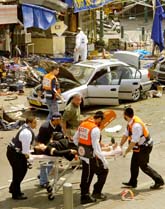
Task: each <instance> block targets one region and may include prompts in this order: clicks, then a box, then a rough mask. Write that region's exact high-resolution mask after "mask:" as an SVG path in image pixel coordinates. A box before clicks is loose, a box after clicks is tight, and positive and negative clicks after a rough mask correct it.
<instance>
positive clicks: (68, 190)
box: [63, 183, 73, 209]
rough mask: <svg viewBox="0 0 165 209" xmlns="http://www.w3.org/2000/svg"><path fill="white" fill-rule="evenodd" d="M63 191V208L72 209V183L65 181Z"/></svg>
mask: <svg viewBox="0 0 165 209" xmlns="http://www.w3.org/2000/svg"><path fill="white" fill-rule="evenodd" d="M63 193H64V209H73V192H72V184H70V183H65V184H64V185H63Z"/></svg>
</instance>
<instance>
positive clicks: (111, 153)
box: [102, 146, 122, 157]
mask: <svg viewBox="0 0 165 209" xmlns="http://www.w3.org/2000/svg"><path fill="white" fill-rule="evenodd" d="M110 148H111V149H112V150H111V151H109V152H106V151H102V154H103V155H104V156H105V157H114V156H119V155H121V154H122V149H121V147H120V146H117V147H116V148H115V149H114V150H113V148H112V146H110Z"/></svg>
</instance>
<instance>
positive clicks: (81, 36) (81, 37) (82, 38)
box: [74, 28, 88, 62]
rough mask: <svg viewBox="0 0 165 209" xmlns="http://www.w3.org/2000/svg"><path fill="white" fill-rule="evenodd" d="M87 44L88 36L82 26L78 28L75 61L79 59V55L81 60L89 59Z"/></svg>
mask: <svg viewBox="0 0 165 209" xmlns="http://www.w3.org/2000/svg"><path fill="white" fill-rule="evenodd" d="M87 44H88V39H87V36H86V35H85V33H84V32H83V31H82V30H81V28H78V29H77V35H76V45H75V48H74V62H78V61H79V56H80V57H81V61H85V60H86V59H87Z"/></svg>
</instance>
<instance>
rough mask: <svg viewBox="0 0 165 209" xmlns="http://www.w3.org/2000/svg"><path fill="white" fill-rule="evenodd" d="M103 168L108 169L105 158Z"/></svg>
mask: <svg viewBox="0 0 165 209" xmlns="http://www.w3.org/2000/svg"><path fill="white" fill-rule="evenodd" d="M104 169H108V161H107V160H105V161H104Z"/></svg>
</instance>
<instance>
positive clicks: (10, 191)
mask: <svg viewBox="0 0 165 209" xmlns="http://www.w3.org/2000/svg"><path fill="white" fill-rule="evenodd" d="M9 193H13V192H12V190H11V189H9ZM19 195H21V196H23V195H24V193H23V192H21V193H19Z"/></svg>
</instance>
